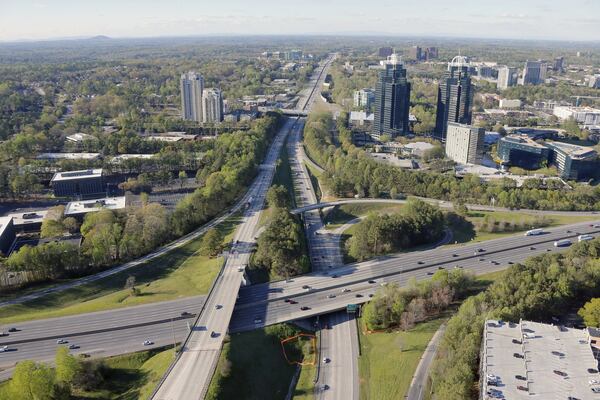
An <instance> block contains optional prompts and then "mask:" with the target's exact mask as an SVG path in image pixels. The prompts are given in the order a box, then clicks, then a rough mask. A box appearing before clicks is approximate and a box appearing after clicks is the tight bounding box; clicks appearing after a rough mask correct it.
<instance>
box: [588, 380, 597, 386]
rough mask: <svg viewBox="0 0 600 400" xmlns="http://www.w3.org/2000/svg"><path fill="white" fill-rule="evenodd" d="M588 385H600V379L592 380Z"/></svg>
mask: <svg viewBox="0 0 600 400" xmlns="http://www.w3.org/2000/svg"><path fill="white" fill-rule="evenodd" d="M588 383H589V384H590V385H600V381H599V380H598V379H590V380H589V382H588Z"/></svg>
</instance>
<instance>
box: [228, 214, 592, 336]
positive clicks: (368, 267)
mask: <svg viewBox="0 0 600 400" xmlns="http://www.w3.org/2000/svg"><path fill="white" fill-rule="evenodd" d="M598 223H600V221H598V222H595V223H594V224H598ZM567 230H569V231H571V232H569V233H568V232H567ZM545 232H546V233H545V234H543V235H539V236H524V235H522V234H520V235H514V236H509V237H505V238H501V239H495V240H490V241H488V242H484V243H473V244H466V245H462V246H456V247H447V248H441V249H432V250H426V251H419V252H408V253H400V254H397V255H392V256H386V257H380V258H378V259H374V260H370V261H366V262H363V263H357V264H349V265H346V266H344V267H341V268H338V269H337V270H335V271H331V272H329V271H325V272H316V273H311V274H307V275H303V276H298V277H294V278H293V279H291V280H289V281H288V282H286V281H279V282H271V283H268V284H260V285H253V286H249V287H245V288H243V289H242V290H241V291H240V293H239V299H238V306H237V307H236V310H235V312H234V315H233V318H232V323H231V326H230V330H232V331H243V330H249V329H254V328H255V327H257V324H253V323H252V320H254V319H255V318H259V319H260V320H261V321H262V322H261V324H259V325H265V324H266V325H269V324H275V323H280V322H286V321H292V320H295V319H300V318H307V317H310V316H314V315H320V314H326V313H328V312H332V311H336V310H341V309H343V308H345V307H346V306H347V305H348V304H351V303H363V302H366V301H368V299H369V295H371V294H373V293H374V292H375V291H376V289H377V288H378V287H379V286H380V285H381V284H382V283H383V284H385V283H386V282H395V283H398V284H401V285H402V284H405V283H406V282H407V281H408V280H409V279H410V278H412V277H415V278H417V279H426V278H428V277H429V276H430V275H432V274H433V273H434V272H435V271H436V270H437V269H438V268H446V269H449V268H455V267H461V268H464V269H467V270H470V271H472V272H474V273H476V274H484V273H487V272H493V271H498V270H501V269H505V268H507V267H508V266H509V265H510V264H511V263H517V262H522V261H525V259H527V258H529V257H531V256H534V255H539V254H543V253H546V252H556V251H562V250H565V249H566V247H559V248H557V247H555V246H554V241H555V240H558V239H563V238H570V239H571V241H572V242H576V241H577V235H578V234H584V233H590V234H595V235H596V236H597V234H598V233H600V228H594V227H593V226H592V223H591V222H587V223H578V224H573V225H566V226H562V227H557V228H549V229H546V230H545ZM478 249H482V250H483V251H482V252H478ZM370 282H371V283H370ZM286 299H288V300H291V301H293V302H286V301H285V300H286ZM301 307H308V309H305V310H302V309H301Z"/></svg>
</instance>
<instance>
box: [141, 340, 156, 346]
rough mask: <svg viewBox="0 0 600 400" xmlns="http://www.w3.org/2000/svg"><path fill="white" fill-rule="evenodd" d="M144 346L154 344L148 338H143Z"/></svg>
mask: <svg viewBox="0 0 600 400" xmlns="http://www.w3.org/2000/svg"><path fill="white" fill-rule="evenodd" d="M143 344H144V346H152V345H153V344H154V342H153V341H152V340H150V339H146V340H144V343H143Z"/></svg>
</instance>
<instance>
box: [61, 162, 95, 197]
mask: <svg viewBox="0 0 600 400" xmlns="http://www.w3.org/2000/svg"><path fill="white" fill-rule="evenodd" d="M50 185H51V186H52V189H53V190H54V195H55V196H56V197H91V196H97V195H99V194H103V193H104V192H105V188H104V180H103V178H102V169H101V168H97V169H86V170H81V171H67V172H57V173H55V174H54V176H53V177H52V179H51V180H50Z"/></svg>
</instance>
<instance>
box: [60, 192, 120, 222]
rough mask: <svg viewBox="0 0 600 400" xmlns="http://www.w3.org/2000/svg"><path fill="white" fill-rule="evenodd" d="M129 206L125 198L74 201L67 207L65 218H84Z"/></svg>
mask: <svg viewBox="0 0 600 400" xmlns="http://www.w3.org/2000/svg"><path fill="white" fill-rule="evenodd" d="M126 206H127V199H126V197H125V196H121V197H106V198H104V199H97V200H82V201H72V202H70V203H68V204H67V205H66V206H65V214H64V215H65V217H75V218H80V219H81V218H83V216H84V215H85V214H87V213H90V212H96V211H100V210H122V209H124V208H125V207H126Z"/></svg>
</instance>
